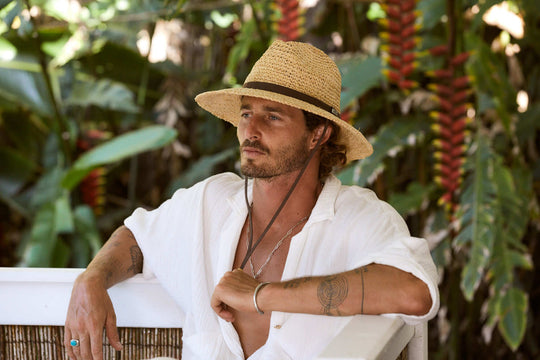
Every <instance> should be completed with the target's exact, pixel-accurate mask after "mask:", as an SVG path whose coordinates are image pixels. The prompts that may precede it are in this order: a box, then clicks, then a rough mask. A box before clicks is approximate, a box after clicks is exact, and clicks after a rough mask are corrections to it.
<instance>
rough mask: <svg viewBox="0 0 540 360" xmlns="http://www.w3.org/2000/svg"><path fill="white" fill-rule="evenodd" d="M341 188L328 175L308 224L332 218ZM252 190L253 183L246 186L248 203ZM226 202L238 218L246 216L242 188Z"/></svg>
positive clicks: (331, 176) (334, 179) (337, 182)
mask: <svg viewBox="0 0 540 360" xmlns="http://www.w3.org/2000/svg"><path fill="white" fill-rule="evenodd" d="M242 181H243V180H242ZM340 187H341V181H339V179H338V178H337V177H335V176H334V175H332V174H331V175H329V176H328V177H327V178H326V180H325V182H324V186H323V189H322V191H321V193H320V194H319V198H318V199H317V202H316V203H315V206H314V207H313V211H312V212H311V216H310V217H309V221H308V222H309V223H313V222H319V221H324V220H329V219H332V218H333V217H334V214H335V204H336V199H337V196H338V193H339V189H340ZM252 189H253V182H252V181H250V182H249V184H248V201H249V202H251V201H252ZM227 202H228V203H229V205H230V206H231V208H232V209H233V211H234V212H235V213H237V214H238V215H239V216H244V217H245V216H246V214H247V208H246V201H245V199H244V187H243V186H242V187H241V188H240V189H239V191H237V192H236V193H235V194H233V195H232V196H230V197H229V198H228V199H227Z"/></svg>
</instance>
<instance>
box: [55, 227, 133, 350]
mask: <svg viewBox="0 0 540 360" xmlns="http://www.w3.org/2000/svg"><path fill="white" fill-rule="evenodd" d="M142 262H143V257H142V252H141V250H140V249H139V247H138V245H137V242H136V241H135V237H134V236H133V234H132V233H131V231H130V230H129V229H128V228H126V227H125V226H121V227H119V228H118V229H117V230H116V231H115V232H114V233H113V234H112V235H111V237H110V238H109V240H108V241H107V242H106V243H105V245H104V246H103V248H102V249H101V250H100V251H99V252H98V254H97V255H96V257H95V258H94V259H93V260H92V262H91V263H90V264H89V265H88V267H87V269H86V270H85V271H84V272H83V273H82V274H81V275H79V277H77V279H76V280H75V283H74V285H73V291H72V293H71V300H70V303H69V307H68V312H67V317H66V324H65V335H64V345H65V347H66V350H67V353H68V355H69V356H70V358H71V359H94V360H101V359H102V358H103V354H102V338H103V329H104V328H105V329H106V332H107V336H108V337H109V340H110V342H111V345H112V346H113V347H114V348H115V349H116V350H121V349H122V345H121V344H120V340H119V336H118V330H117V328H116V315H115V313H114V309H113V306H112V302H111V299H110V298H109V295H108V293H107V289H108V288H110V287H111V286H113V285H115V284H117V283H119V282H121V281H123V280H126V279H128V278H130V277H132V276H133V275H135V274H138V273H140V272H141V271H142ZM71 339H78V340H79V342H80V346H79V347H72V346H71V345H70V344H69V342H70V340H71Z"/></svg>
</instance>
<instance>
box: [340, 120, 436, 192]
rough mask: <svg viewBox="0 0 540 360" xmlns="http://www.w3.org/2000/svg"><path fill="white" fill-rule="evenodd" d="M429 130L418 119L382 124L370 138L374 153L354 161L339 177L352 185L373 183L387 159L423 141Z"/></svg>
mask: <svg viewBox="0 0 540 360" xmlns="http://www.w3.org/2000/svg"><path fill="white" fill-rule="evenodd" d="M427 130H428V126H427V124H426V123H425V122H423V121H418V120H417V119H409V120H407V119H400V121H395V122H390V123H387V124H385V125H383V126H381V128H380V129H379V132H378V133H377V136H376V137H374V138H373V139H371V140H370V142H371V144H372V145H373V154H372V155H371V156H369V157H368V158H366V159H364V160H360V161H356V162H353V163H352V164H351V165H349V166H348V167H347V168H346V169H345V170H343V171H341V172H340V173H339V175H338V177H339V179H340V180H341V181H342V182H343V183H344V184H350V185H352V184H355V185H359V186H365V185H366V184H370V183H373V181H374V180H375V178H376V177H377V176H378V175H379V174H380V173H381V171H383V170H384V168H385V161H384V160H385V159H388V158H393V157H395V156H396V155H397V154H399V153H400V152H401V151H403V149H405V148H407V147H411V146H415V145H417V144H418V143H419V142H422V141H423V139H424V138H425V134H426V131H427Z"/></svg>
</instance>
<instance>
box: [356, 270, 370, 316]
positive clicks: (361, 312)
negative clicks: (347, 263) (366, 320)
mask: <svg viewBox="0 0 540 360" xmlns="http://www.w3.org/2000/svg"><path fill="white" fill-rule="evenodd" d="M354 272H355V273H356V274H360V277H361V279H362V304H361V305H360V314H363V313H364V273H367V272H368V268H367V266H362V267H359V268H358V269H356V270H354Z"/></svg>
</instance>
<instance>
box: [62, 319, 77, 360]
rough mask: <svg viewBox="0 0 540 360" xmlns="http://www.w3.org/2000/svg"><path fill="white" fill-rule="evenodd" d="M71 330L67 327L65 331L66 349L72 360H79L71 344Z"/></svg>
mask: <svg viewBox="0 0 540 360" xmlns="http://www.w3.org/2000/svg"><path fill="white" fill-rule="evenodd" d="M72 338H73V337H72V335H71V330H70V329H69V328H68V327H67V326H66V327H65V329H64V347H65V348H66V353H67V355H68V356H69V358H70V359H71V360H77V357H76V356H75V353H74V352H73V348H72V346H71V344H70V342H71V339H72Z"/></svg>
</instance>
